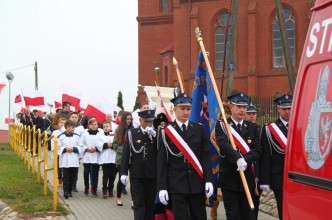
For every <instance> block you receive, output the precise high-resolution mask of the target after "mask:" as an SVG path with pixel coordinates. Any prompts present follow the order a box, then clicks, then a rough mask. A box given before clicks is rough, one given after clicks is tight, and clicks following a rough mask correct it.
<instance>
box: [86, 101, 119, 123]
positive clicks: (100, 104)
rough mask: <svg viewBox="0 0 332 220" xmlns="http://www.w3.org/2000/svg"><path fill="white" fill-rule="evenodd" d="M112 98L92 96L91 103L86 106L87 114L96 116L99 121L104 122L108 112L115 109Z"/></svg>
mask: <svg viewBox="0 0 332 220" xmlns="http://www.w3.org/2000/svg"><path fill="white" fill-rule="evenodd" d="M111 103H112V101H111V100H110V98H107V97H101V96H100V95H98V96H92V97H91V100H90V104H88V106H87V107H86V110H85V115H87V116H95V117H96V118H97V121H98V123H103V121H105V120H106V114H108V113H113V110H114V109H115V107H114V105H112V104H111Z"/></svg>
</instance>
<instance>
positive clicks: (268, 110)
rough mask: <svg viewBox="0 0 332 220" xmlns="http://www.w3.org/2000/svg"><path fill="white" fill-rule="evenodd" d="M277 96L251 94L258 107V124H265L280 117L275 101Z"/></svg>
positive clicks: (251, 100)
mask: <svg viewBox="0 0 332 220" xmlns="http://www.w3.org/2000/svg"><path fill="white" fill-rule="evenodd" d="M274 99H275V97H273V96H268V97H259V96H251V97H250V102H251V103H252V104H253V105H255V106H256V107H257V124H259V125H263V124H265V123H268V122H272V121H275V120H276V119H277V118H278V112H277V106H276V104H275V103H274V102H273V100H274Z"/></svg>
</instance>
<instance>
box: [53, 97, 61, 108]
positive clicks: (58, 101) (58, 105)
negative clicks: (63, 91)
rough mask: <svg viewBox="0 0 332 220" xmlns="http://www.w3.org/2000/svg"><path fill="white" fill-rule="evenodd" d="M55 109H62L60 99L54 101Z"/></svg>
mask: <svg viewBox="0 0 332 220" xmlns="http://www.w3.org/2000/svg"><path fill="white" fill-rule="evenodd" d="M54 108H55V109H57V108H62V103H61V100H60V99H59V98H55V99H54Z"/></svg>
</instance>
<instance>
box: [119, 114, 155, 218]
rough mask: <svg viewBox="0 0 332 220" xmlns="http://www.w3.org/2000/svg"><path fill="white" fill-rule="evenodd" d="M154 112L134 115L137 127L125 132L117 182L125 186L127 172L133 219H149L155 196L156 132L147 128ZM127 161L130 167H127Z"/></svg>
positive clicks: (152, 213)
mask: <svg viewBox="0 0 332 220" xmlns="http://www.w3.org/2000/svg"><path fill="white" fill-rule="evenodd" d="M154 115H155V111H154V110H145V111H141V112H139V113H138V116H139V117H140V118H139V121H140V124H141V125H140V126H139V127H138V128H133V129H130V130H129V131H128V135H127V137H128V138H126V140H125V143H124V147H123V153H122V163H121V171H119V172H120V174H121V182H122V183H123V184H124V185H127V184H128V170H130V183H131V196H132V199H133V201H134V218H135V219H152V217H153V215H154V200H155V196H156V193H157V190H156V186H157V143H156V131H155V130H154V129H153V128H151V125H152V122H153V120H154V118H155V116H154ZM129 161H131V164H130V166H129Z"/></svg>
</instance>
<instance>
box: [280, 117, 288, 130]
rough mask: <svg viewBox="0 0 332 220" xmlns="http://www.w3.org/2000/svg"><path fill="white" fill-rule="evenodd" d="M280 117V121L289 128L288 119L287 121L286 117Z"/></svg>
mask: <svg viewBox="0 0 332 220" xmlns="http://www.w3.org/2000/svg"><path fill="white" fill-rule="evenodd" d="M279 118H280V121H281V122H282V123H283V124H284V125H285V127H286V128H287V126H286V125H287V124H288V121H285V120H284V119H282V118H281V117H279Z"/></svg>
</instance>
